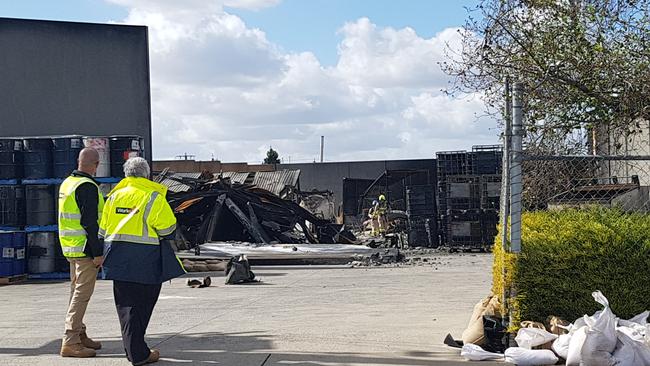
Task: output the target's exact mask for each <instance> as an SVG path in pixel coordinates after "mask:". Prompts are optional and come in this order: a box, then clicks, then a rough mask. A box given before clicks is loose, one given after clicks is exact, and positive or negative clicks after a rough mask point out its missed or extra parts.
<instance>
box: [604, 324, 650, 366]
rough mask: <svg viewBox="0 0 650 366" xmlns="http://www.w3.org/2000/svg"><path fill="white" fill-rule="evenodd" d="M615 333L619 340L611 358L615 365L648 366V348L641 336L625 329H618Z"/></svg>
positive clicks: (649, 357) (649, 353)
mask: <svg viewBox="0 0 650 366" xmlns="http://www.w3.org/2000/svg"><path fill="white" fill-rule="evenodd" d="M616 333H617V336H618V340H619V343H618V346H617V348H616V350H615V351H614V356H613V358H614V360H616V365H618V366H637V365H644V366H645V365H650V347H648V346H647V345H646V344H645V339H644V337H643V336H641V335H640V334H638V333H637V332H636V331H635V330H634V329H632V328H627V327H618V328H617V329H616Z"/></svg>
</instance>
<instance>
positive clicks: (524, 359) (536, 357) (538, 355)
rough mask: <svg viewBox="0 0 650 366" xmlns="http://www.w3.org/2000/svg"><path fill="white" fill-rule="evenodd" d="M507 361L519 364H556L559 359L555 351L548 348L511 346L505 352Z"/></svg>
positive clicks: (527, 365) (537, 365)
mask: <svg viewBox="0 0 650 366" xmlns="http://www.w3.org/2000/svg"><path fill="white" fill-rule="evenodd" d="M505 356H506V362H510V363H514V364H515V365H519V366H542V365H555V364H556V363H557V361H558V358H557V356H555V354H554V353H553V351H551V350H548V349H525V348H521V347H510V348H508V349H507V350H506V352H505Z"/></svg>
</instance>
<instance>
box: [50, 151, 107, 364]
mask: <svg viewBox="0 0 650 366" xmlns="http://www.w3.org/2000/svg"><path fill="white" fill-rule="evenodd" d="M98 165H99V153H98V152H97V151H96V150H95V149H92V148H85V149H83V150H81V152H80V153H79V159H78V167H77V170H75V171H73V172H72V174H71V175H70V176H69V177H68V178H66V179H65V180H64V181H63V183H62V184H61V187H60V189H59V220H58V223H59V242H60V243H61V249H62V251H63V255H64V256H65V257H66V258H67V260H68V262H70V301H69V304H68V313H67V315H66V318H65V335H64V336H63V342H62V345H61V356H63V357H94V356H95V350H97V349H100V348H101V347H102V345H101V343H99V342H95V341H93V340H92V339H90V338H88V335H87V334H86V325H85V324H84V322H83V318H84V314H85V313H86V308H87V307H88V302H89V301H90V297H91V296H92V294H93V291H94V289H95V281H96V280H97V272H98V270H99V267H100V266H101V265H102V262H103V243H102V242H101V240H100V239H99V236H98V232H99V218H100V217H101V212H102V208H103V206H104V198H103V196H102V193H101V191H100V190H99V185H98V183H97V182H96V181H95V180H94V178H93V176H94V175H95V173H96V172H97V166H98Z"/></svg>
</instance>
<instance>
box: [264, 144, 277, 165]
mask: <svg viewBox="0 0 650 366" xmlns="http://www.w3.org/2000/svg"><path fill="white" fill-rule="evenodd" d="M264 164H280V156H279V155H278V152H277V151H275V150H273V148H272V147H269V151H267V152H266V158H264Z"/></svg>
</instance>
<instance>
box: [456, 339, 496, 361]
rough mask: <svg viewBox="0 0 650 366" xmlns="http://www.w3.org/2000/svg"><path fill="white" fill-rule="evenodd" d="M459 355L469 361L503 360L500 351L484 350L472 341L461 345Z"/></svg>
mask: <svg viewBox="0 0 650 366" xmlns="http://www.w3.org/2000/svg"><path fill="white" fill-rule="evenodd" d="M460 355H461V357H463V358H464V359H466V360H469V361H486V360H491V361H503V355H502V354H500V353H492V352H488V351H486V350H484V349H483V348H481V347H480V346H477V345H475V344H472V343H467V344H465V345H463V348H461V350H460Z"/></svg>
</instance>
